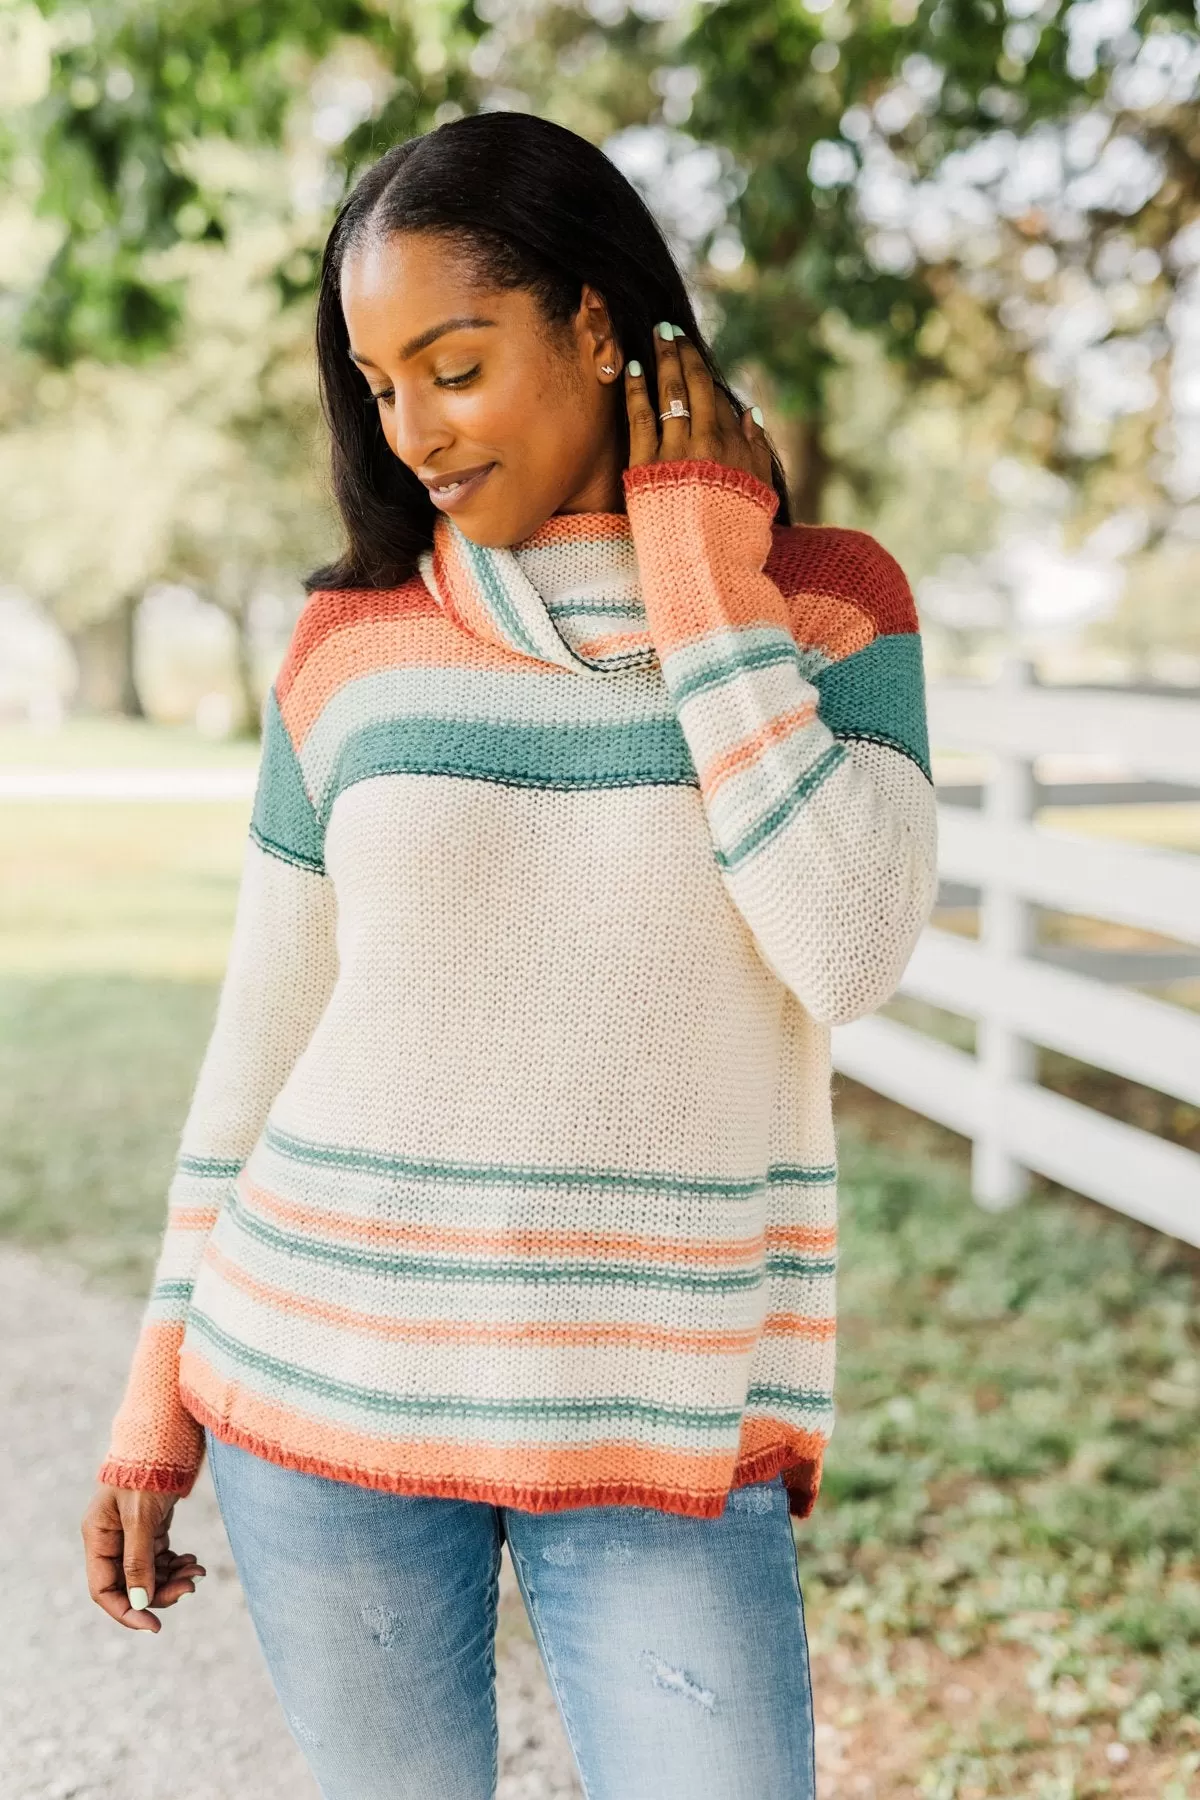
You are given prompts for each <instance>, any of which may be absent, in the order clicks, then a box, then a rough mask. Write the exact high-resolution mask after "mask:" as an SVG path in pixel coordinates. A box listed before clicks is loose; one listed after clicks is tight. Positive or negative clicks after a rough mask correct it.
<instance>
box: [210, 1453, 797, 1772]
mask: <svg viewBox="0 0 1200 1800" xmlns="http://www.w3.org/2000/svg"><path fill="white" fill-rule="evenodd" d="M205 1435H206V1439H207V1446H208V1454H209V1466H210V1469H211V1471H212V1477H213V1484H214V1486H215V1488H216V1492H217V1499H218V1503H219V1505H220V1508H221V1516H222V1518H223V1520H224V1523H225V1529H226V1532H227V1533H228V1537H229V1543H230V1547H231V1549H232V1551H233V1556H234V1561H235V1563H236V1565H237V1571H238V1575H239V1577H240V1580H241V1584H242V1588H243V1590H244V1592H245V1595H246V1601H247V1604H248V1606H249V1609H250V1614H251V1618H252V1619H253V1622H254V1628H255V1631H256V1632H257V1635H258V1640H259V1643H260V1645H261V1646H262V1651H263V1655H264V1657H265V1659H266V1663H267V1667H268V1670H269V1672H270V1676H271V1680H272V1682H273V1684H274V1687H275V1692H276V1694H277V1695H278V1697H279V1701H280V1703H281V1705H282V1707H283V1711H284V1714H285V1716H286V1718H287V1721H288V1724H289V1726H290V1729H291V1731H292V1735H293V1736H294V1737H295V1739H296V1741H297V1743H298V1744H299V1745H300V1747H301V1749H302V1751H303V1752H304V1755H305V1757H306V1758H307V1761H308V1764H309V1766H310V1768H311V1769H312V1772H313V1774H314V1776H315V1777H316V1780H317V1783H318V1785H319V1787H320V1790H321V1793H322V1794H323V1795H324V1796H325V1800H493V1796H494V1795H495V1792H496V1782H497V1774H498V1766H497V1765H498V1758H497V1729H496V1691H495V1632H496V1606H497V1592H498V1585H499V1576H500V1549H501V1544H502V1542H503V1541H504V1540H505V1539H507V1541H508V1546H509V1553H510V1555H511V1557H512V1562H513V1568H514V1570H515V1573H516V1577H517V1581H518V1583H519V1585H520V1589H521V1594H522V1597H523V1599H524V1602H525V1607H526V1611H527V1612H528V1614H529V1620H530V1624H531V1626H532V1628H533V1633H534V1636H535V1638H536V1640H537V1644H538V1648H539V1650H540V1651H541V1655H542V1660H543V1662H544V1664H545V1666H546V1673H547V1675H548V1677H549V1680H550V1686H551V1688H552V1689H553V1692H554V1697H555V1700H556V1702H557V1704H558V1709H559V1712H560V1714H561V1716H562V1721H563V1725H564V1727H565V1730H566V1733H567V1737H568V1739H569V1741H570V1744H571V1748H572V1750H573V1752H574V1756H575V1761H576V1765H577V1767H578V1771H579V1777H580V1782H581V1784H582V1787H583V1791H584V1793H585V1795H586V1796H587V1800H765V1797H766V1796H768V1795H769V1796H770V1800H813V1797H814V1795H815V1793H816V1776H815V1770H814V1762H813V1716H812V1689H811V1683H810V1675H809V1661H808V1641H807V1637H806V1633H805V1626H804V1603H803V1600H802V1598H801V1593H800V1581H799V1575H798V1571H797V1564H796V1548H795V1542H794V1540H793V1537H792V1527H791V1521H790V1519H789V1517H788V1511H787V1495H786V1493H785V1490H784V1487H783V1480H782V1477H781V1476H775V1477H774V1478H773V1479H772V1480H769V1481H763V1482H755V1483H753V1484H751V1485H749V1486H747V1487H743V1488H736V1489H734V1490H733V1492H732V1494H731V1495H730V1497H729V1499H728V1500H727V1501H726V1504H725V1511H724V1512H723V1513H722V1515H721V1516H720V1517H719V1518H716V1519H693V1518H685V1517H683V1516H682V1515H680V1514H677V1513H666V1512H660V1511H658V1510H657V1509H656V1508H654V1507H641V1506H584V1507H573V1508H570V1509H568V1510H566V1511H563V1512H557V1513H531V1512H522V1511H519V1510H518V1509H517V1508H515V1507H511V1506H492V1505H489V1504H487V1503H483V1502H479V1501H472V1500H451V1499H439V1498H434V1497H425V1496H417V1495H407V1494H387V1493H377V1492H375V1491H374V1490H373V1489H371V1488H366V1487H361V1486H359V1485H357V1484H355V1483H350V1482H344V1481H333V1480H330V1479H329V1478H328V1477H326V1476H323V1475H306V1474H301V1473H299V1472H297V1471H295V1470H292V1469H284V1468H280V1467H279V1466H278V1465H277V1464H275V1463H271V1462H268V1461H266V1460H265V1459H264V1458H262V1457H258V1456H255V1455H252V1454H251V1453H250V1452H249V1451H247V1450H242V1449H239V1448H238V1447H236V1446H235V1445H232V1444H225V1443H222V1442H221V1441H220V1440H219V1439H217V1438H215V1437H214V1436H213V1434H212V1433H211V1432H206V1434H205Z"/></svg>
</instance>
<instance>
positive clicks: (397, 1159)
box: [263, 1125, 824, 1200]
mask: <svg viewBox="0 0 1200 1800" xmlns="http://www.w3.org/2000/svg"><path fill="white" fill-rule="evenodd" d="M263 1141H264V1142H265V1143H266V1145H267V1146H268V1148H269V1149H271V1150H277V1151H278V1152H279V1154H280V1155H281V1156H286V1157H289V1158H290V1159H291V1160H292V1161H293V1162H301V1163H309V1164H311V1165H313V1166H314V1167H316V1168H335V1169H352V1170H355V1171H358V1172H361V1173H364V1174H368V1175H388V1176H393V1175H400V1176H419V1177H421V1178H422V1179H425V1180H433V1181H457V1182H474V1183H478V1184H484V1185H486V1184H491V1183H504V1184H505V1185H508V1184H511V1183H514V1182H517V1183H520V1184H521V1185H522V1186H524V1187H599V1188H608V1189H612V1188H639V1189H642V1190H643V1191H645V1192H648V1193H661V1192H664V1191H665V1192H667V1193H673V1194H715V1195H717V1196H718V1197H719V1198H720V1199H723V1200H750V1199H753V1197H754V1196H755V1195H756V1194H758V1193H760V1192H761V1191H762V1182H761V1181H756V1180H754V1179H753V1178H750V1179H747V1180H744V1181H735V1180H721V1179H718V1178H717V1177H716V1176H711V1177H709V1176H699V1175H696V1176H688V1175H665V1174H664V1175H659V1174H652V1173H647V1172H644V1171H631V1170H624V1169H596V1168H590V1167H589V1168H579V1167H576V1166H574V1165H573V1164H567V1165H565V1166H562V1167H559V1168H552V1167H548V1166H546V1165H544V1164H537V1163H459V1162H443V1161H440V1160H437V1159H434V1158H429V1157H410V1156H385V1155H381V1154H379V1153H377V1152H375V1151H373V1150H351V1149H346V1148H343V1147H342V1146H340V1145H334V1144H314V1143H310V1142H308V1141H307V1140H306V1139H304V1138H298V1137H293V1136H292V1135H291V1134H290V1133H289V1132H286V1131H280V1130H279V1128H278V1126H275V1125H268V1126H267V1127H266V1129H265V1131H264V1132H263ZM778 1166H780V1167H784V1166H786V1165H778ZM792 1178H793V1177H792V1176H790V1175H788V1176H785V1177H784V1179H792ZM818 1178H820V1179H824V1171H820V1172H819V1176H818Z"/></svg>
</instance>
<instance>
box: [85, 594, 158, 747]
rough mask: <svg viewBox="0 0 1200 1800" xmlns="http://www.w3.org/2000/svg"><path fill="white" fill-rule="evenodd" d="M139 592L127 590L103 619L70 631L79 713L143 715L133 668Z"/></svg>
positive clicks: (125, 716) (144, 713) (129, 717)
mask: <svg viewBox="0 0 1200 1800" xmlns="http://www.w3.org/2000/svg"><path fill="white" fill-rule="evenodd" d="M140 605H141V596H140V595H138V594H127V595H126V596H125V598H124V599H123V600H122V601H121V602H120V604H119V605H118V606H117V607H116V608H115V609H114V610H113V611H112V612H111V613H110V614H109V615H108V617H107V618H104V619H93V620H91V621H90V622H89V623H88V624H87V625H82V626H80V628H79V630H78V631H75V632H73V633H72V634H71V648H72V650H73V651H74V652H75V661H76V665H77V667H78V670H79V682H78V685H77V687H76V689H75V697H74V702H73V704H74V709H75V711H76V712H83V713H119V714H120V715H121V716H122V717H123V718H126V719H144V718H145V716H146V710H145V708H144V707H143V705H142V697H141V695H140V694H139V693H138V686H137V676H136V674H135V672H134V653H135V648H136V626H137V611H138V607H139V606H140Z"/></svg>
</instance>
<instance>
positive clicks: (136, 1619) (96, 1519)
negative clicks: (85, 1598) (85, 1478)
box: [81, 1483, 207, 1631]
mask: <svg viewBox="0 0 1200 1800" xmlns="http://www.w3.org/2000/svg"><path fill="white" fill-rule="evenodd" d="M178 1499H179V1496H178V1494H155V1493H143V1492H142V1491H141V1490H139V1489H134V1488H115V1487H108V1486H106V1485H105V1484H103V1483H101V1484H100V1485H99V1486H98V1487H97V1489H96V1492H95V1494H94V1495H93V1496H92V1501H91V1504H90V1506H89V1507H88V1509H87V1511H86V1513H85V1514H84V1515H83V1524H82V1526H81V1530H82V1532H83V1548H84V1556H85V1558H86V1561H87V1583H88V1592H89V1593H90V1594H91V1596H92V1599H93V1600H94V1601H95V1602H96V1605H97V1606H101V1607H103V1608H104V1611H105V1612H106V1613H108V1614H109V1615H110V1616H111V1617H112V1618H114V1619H115V1620H116V1621H117V1623H118V1625H128V1626H129V1628H130V1629H131V1630H132V1631H161V1630H162V1623H161V1621H160V1620H158V1619H156V1618H155V1616H154V1614H153V1613H152V1612H150V1611H149V1610H148V1609H149V1608H150V1607H151V1606H174V1604H175V1602H176V1601H177V1600H178V1599H180V1598H181V1596H182V1595H184V1594H194V1593H195V1591H196V1578H197V1577H198V1576H201V1575H204V1574H206V1573H207V1571H206V1570H205V1569H202V1568H201V1566H200V1564H199V1563H198V1562H197V1561H196V1558H195V1557H194V1556H193V1555H192V1553H191V1552H190V1551H185V1552H182V1553H179V1554H176V1553H174V1552H172V1550H171V1546H170V1541H169V1532H170V1525H171V1515H172V1513H173V1512H174V1511H175V1503H176V1501H177V1500H178ZM143 1596H145V1597H144V1598H143Z"/></svg>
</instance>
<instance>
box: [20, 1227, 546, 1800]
mask: <svg viewBox="0 0 1200 1800" xmlns="http://www.w3.org/2000/svg"><path fill="white" fill-rule="evenodd" d="M140 1314H141V1307H140V1306H139V1305H138V1304H136V1303H135V1302H131V1301H129V1300H120V1299H114V1298H113V1297H112V1296H110V1295H107V1294H102V1293H97V1292H95V1291H94V1290H92V1289H91V1288H89V1287H88V1286H87V1284H86V1283H85V1281H84V1279H83V1277H82V1276H80V1275H78V1274H76V1273H75V1272H74V1271H73V1270H72V1269H71V1268H69V1267H64V1266H62V1265H60V1264H58V1263H51V1262H48V1261H46V1260H44V1259H43V1258H41V1257H38V1256H34V1255H31V1254H30V1253H28V1252H25V1251H19V1250H14V1249H12V1248H11V1247H5V1248H0V1318H3V1320H4V1321H5V1326H6V1330H5V1334H4V1342H3V1347H2V1350H0V1446H2V1448H0V1457H2V1459H3V1460H2V1461H0V1470H2V1474H0V1484H2V1491H3V1515H4V1521H5V1530H4V1532H3V1533H2V1534H0V1596H2V1608H3V1613H4V1618H5V1624H4V1629H3V1631H2V1632H0V1745H2V1746H3V1748H2V1751H0V1800H318V1794H317V1788H316V1784H315V1783H314V1781H313V1780H312V1777H311V1776H310V1775H309V1773H308V1770H307V1768H306V1766H305V1764H304V1762H303V1759H302V1758H301V1755H300V1752H299V1750H298V1749H297V1748H296V1745H295V1744H294V1742H293V1740H292V1738H291V1735H290V1734H289V1732H288V1729H287V1726H286V1725H285V1723H284V1720H283V1715H282V1713H281V1711H280V1708H279V1705H278V1702H277V1701H276V1699H275V1696H274V1693H273V1691H272V1689H271V1686H270V1683H269V1681H268V1678H267V1674H266V1670H265V1667H264V1666H263V1663H262V1660H261V1655H260V1652H259V1649H258V1644H257V1641H256V1640H255V1637H254V1633H253V1630H252V1627H251V1625H250V1621H249V1618H248V1616H247V1613H246V1610H245V1606H244V1603H243V1601H242V1595H241V1589H240V1587H239V1585H238V1581H237V1576H236V1573H235V1570H234V1567H233V1559H232V1557H231V1556H230V1553H229V1546H228V1543H227V1541H226V1538H225V1532H224V1528H223V1526H222V1524H221V1518H220V1514H219V1513H218V1511H217V1505H216V1500H215V1497H214V1495H213V1491H212V1485H211V1482H210V1480H209V1476H208V1470H207V1465H206V1466H205V1468H204V1470H203V1471H202V1474H201V1477H200V1480H199V1481H198V1482H197V1484H196V1487H195V1489H194V1491H193V1493H192V1495H191V1496H190V1497H189V1498H188V1499H187V1500H186V1501H184V1502H181V1504H180V1507H179V1511H178V1513H177V1515H176V1517H177V1518H178V1519H180V1520H181V1521H182V1522H185V1523H186V1531H185V1532H184V1534H183V1539H182V1545H183V1547H186V1548H187V1549H189V1550H194V1551H195V1552H196V1554H197V1556H198V1557H199V1559H200V1561H201V1562H202V1563H203V1564H204V1565H205V1567H206V1568H207V1569H208V1576H207V1578H206V1580H205V1581H204V1582H203V1583H202V1584H201V1591H200V1593H198V1594H197V1595H196V1596H195V1597H194V1598H192V1599H186V1600H182V1601H180V1603H179V1605H178V1606H177V1607H175V1608H173V1609H170V1610H168V1611H167V1612H164V1613H163V1614H162V1615H161V1617H162V1620H163V1629H162V1631H161V1632H159V1633H157V1634H156V1635H155V1636H150V1635H149V1634H148V1633H142V1632H132V1631H123V1630H122V1629H121V1628H120V1627H119V1626H117V1625H114V1624H113V1623H112V1622H111V1621H110V1620H109V1619H107V1618H106V1617H105V1616H104V1614H103V1613H101V1611H100V1610H99V1608H98V1607H96V1606H94V1605H93V1604H92V1602H91V1600H90V1598H89V1597H88V1592H87V1588H86V1585H85V1582H84V1575H83V1557H82V1546H81V1540H80V1536H79V1521H80V1519H81V1517H82V1515H83V1511H84V1508H85V1507H86V1506H87V1502H88V1497H89V1495H90V1493H91V1491H92V1479H93V1474H94V1471H95V1469H96V1468H97V1467H98V1466H99V1462H100V1458H101V1456H102V1454H103V1451H104V1441H105V1438H106V1436H107V1433H108V1427H109V1422H110V1420H111V1418H112V1414H113V1412H114V1410H115V1408H116V1405H117V1402H118V1400H119V1398H120V1393H121V1389H122V1386H123V1384H124V1380H125V1374H126V1370H127V1368H128V1364H129V1357H130V1352H131V1350H132V1347H133V1341H134V1337H135V1335H136V1331H137V1326H138V1320H139V1318H140ZM497 1685H498V1693H499V1707H500V1756H501V1778H500V1786H499V1792H498V1796H497V1800H577V1797H578V1796H579V1793H580V1790H579V1787H578V1785H577V1782H576V1780H575V1776H574V1770H573V1764H572V1761H571V1755H570V1751H569V1749H568V1747H567V1743H566V1740H565V1738H564V1736H563V1732H562V1728H561V1726H560V1724H559V1719H558V1713H557V1711H556V1709H555V1707H554V1702H553V1700H552V1699H551V1696H550V1692H549V1689H548V1687H547V1685H546V1679H545V1675H544V1672H543V1669H542V1664H541V1659H540V1657H539V1656H538V1653H537V1649H536V1647H535V1645H534V1642H533V1638H532V1636H531V1634H530V1630H529V1625H528V1621H527V1619H526V1617H525V1609H524V1606H523V1604H522V1601H521V1597H520V1594H519V1592H518V1590H517V1587H516V1582H515V1579H514V1577H513V1574H512V1568H511V1564H510V1563H509V1559H508V1551H507V1548H506V1549H505V1552H504V1567H503V1576H502V1580H501V1603H500V1625H499V1630H498V1633H497Z"/></svg>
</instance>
